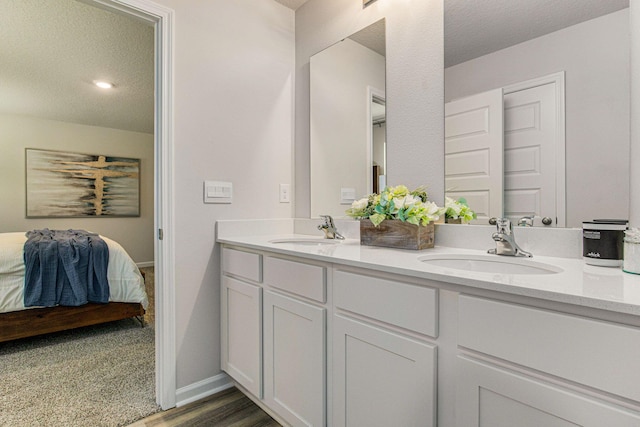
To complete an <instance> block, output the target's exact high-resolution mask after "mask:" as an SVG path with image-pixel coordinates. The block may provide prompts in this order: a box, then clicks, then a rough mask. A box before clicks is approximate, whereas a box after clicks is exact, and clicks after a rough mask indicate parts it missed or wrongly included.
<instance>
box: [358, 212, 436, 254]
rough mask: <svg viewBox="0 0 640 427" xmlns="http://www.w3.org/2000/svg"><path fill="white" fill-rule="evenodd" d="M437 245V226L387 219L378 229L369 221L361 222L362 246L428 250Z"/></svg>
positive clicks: (431, 223) (363, 220)
mask: <svg viewBox="0 0 640 427" xmlns="http://www.w3.org/2000/svg"><path fill="white" fill-rule="evenodd" d="M434 243H435V226H434V225H433V222H430V223H429V224H428V225H426V226H417V225H414V224H409V223H408V222H403V221H400V220H396V219H394V220H390V219H385V220H384V221H382V223H381V224H380V225H378V226H377V227H376V226H374V225H373V223H372V222H371V221H370V220H368V219H362V220H360V244H361V245H368V246H384V247H387V248H399V249H414V250H419V249H427V248H432V247H433V245H434Z"/></svg>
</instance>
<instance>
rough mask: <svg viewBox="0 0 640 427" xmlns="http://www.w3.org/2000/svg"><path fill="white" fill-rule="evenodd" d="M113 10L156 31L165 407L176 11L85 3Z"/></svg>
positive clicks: (167, 397)
mask: <svg viewBox="0 0 640 427" xmlns="http://www.w3.org/2000/svg"><path fill="white" fill-rule="evenodd" d="M84 1H85V2H88V3H90V4H92V5H94V6H97V7H102V8H104V9H107V10H110V11H112V12H118V13H124V14H126V15H128V16H133V17H135V18H137V19H140V20H142V21H144V22H147V23H149V24H151V25H154V28H155V56H156V60H155V75H156V76H155V129H154V141H155V150H154V157H155V159H154V161H155V180H154V190H155V209H154V224H155V229H156V230H158V229H162V230H163V234H164V238H163V240H159V239H157V238H156V239H155V242H154V249H155V251H154V252H155V260H154V263H155V265H156V274H155V279H156V280H155V287H156V289H155V296H156V303H155V310H156V316H155V321H156V325H155V329H156V402H157V403H158V404H159V405H160V406H161V407H162V409H169V408H172V407H174V406H175V404H176V382H177V379H176V376H177V373H176V372H177V357H176V330H175V327H176V325H175V286H174V284H175V271H174V265H175V256H174V253H175V242H174V239H173V230H174V229H175V228H174V212H173V207H174V202H173V194H174V188H173V186H174V179H173V174H174V167H173V49H174V47H173V40H174V33H173V31H174V11H173V10H172V9H169V8H167V7H164V6H161V5H158V4H156V3H154V2H152V1H149V0H84Z"/></svg>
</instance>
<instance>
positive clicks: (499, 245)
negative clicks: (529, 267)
mask: <svg viewBox="0 0 640 427" xmlns="http://www.w3.org/2000/svg"><path fill="white" fill-rule="evenodd" d="M496 227H497V228H498V230H497V231H496V232H495V233H493V234H492V235H491V238H493V240H495V242H496V247H495V249H489V250H488V251H487V252H488V253H490V254H496V255H507V256H524V257H528V258H531V257H532V256H533V254H531V252H527V251H525V250H522V249H521V248H520V246H518V244H517V243H516V238H515V235H514V234H513V227H512V225H511V221H510V220H509V219H507V218H497V220H496Z"/></svg>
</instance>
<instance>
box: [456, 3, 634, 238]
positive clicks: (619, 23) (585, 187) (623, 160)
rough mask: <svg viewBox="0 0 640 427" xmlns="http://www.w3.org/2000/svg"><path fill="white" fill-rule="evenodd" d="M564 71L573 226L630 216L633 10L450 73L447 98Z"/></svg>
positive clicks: (569, 215)
mask: <svg viewBox="0 0 640 427" xmlns="http://www.w3.org/2000/svg"><path fill="white" fill-rule="evenodd" d="M562 70H564V71H565V72H566V73H565V79H566V80H565V82H566V90H565V98H566V158H567V162H566V163H567V164H566V182H567V189H566V190H567V191H566V194H567V226H569V227H580V226H581V223H582V221H587V220H591V219H593V218H627V215H628V210H629V197H628V195H629V178H628V177H629V162H628V160H627V158H628V153H629V90H630V88H629V82H630V76H629V10H628V9H625V10H621V11H619V12H615V13H612V14H610V15H606V16H603V17H601V18H597V19H594V20H591V21H587V22H584V23H581V24H578V25H575V26H573V27H569V28H566V29H564V30H560V31H557V32H555V33H551V34H548V35H546V36H543V37H539V38H537V39H534V40H531V41H528V42H525V43H522V44H519V45H516V46H513V47H510V48H507V49H504V50H501V51H498V52H495V53H492V54H489V55H486V56H483V57H481V58H477V59H474V60H471V61H468V62H465V63H462V64H459V65H456V66H453V67H449V68H447V69H446V71H445V98H446V100H447V101H449V100H451V99H456V98H462V97H465V96H469V95H473V94H475V93H479V92H484V91H486V90H490V89H494V88H499V87H503V86H507V85H509V84H512V83H517V82H520V81H524V80H528V79H532V78H535V77H541V76H544V75H547V74H551V73H555V72H558V71H562Z"/></svg>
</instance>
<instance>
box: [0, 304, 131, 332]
mask: <svg viewBox="0 0 640 427" xmlns="http://www.w3.org/2000/svg"><path fill="white" fill-rule="evenodd" d="M136 316H144V308H142V304H140V303H126V302H110V303H108V304H94V303H89V304H85V305H81V306H79V307H63V306H57V307H46V308H32V309H28V310H22V311H12V312H9V313H1V314H0V342H5V341H11V340H15V339H19V338H27V337H33V336H36V335H41V334H48V333H51V332H60V331H66V330H67V329H74V328H80V327H82V326H90V325H96V324H98V323H105V322H111V321H114V320H121V319H128V318H130V317H136Z"/></svg>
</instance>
